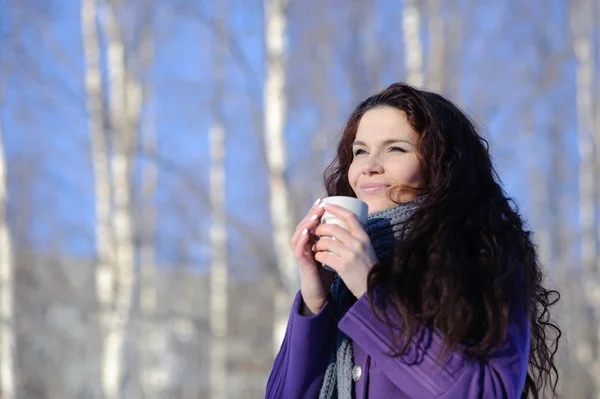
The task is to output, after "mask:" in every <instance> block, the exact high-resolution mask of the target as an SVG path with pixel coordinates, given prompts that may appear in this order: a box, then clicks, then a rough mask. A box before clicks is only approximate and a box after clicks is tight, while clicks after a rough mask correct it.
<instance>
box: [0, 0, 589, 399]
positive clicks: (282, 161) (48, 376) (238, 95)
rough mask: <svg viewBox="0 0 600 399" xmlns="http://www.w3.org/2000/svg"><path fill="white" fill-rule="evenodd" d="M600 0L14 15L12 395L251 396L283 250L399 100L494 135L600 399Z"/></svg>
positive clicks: (4, 175)
mask: <svg viewBox="0 0 600 399" xmlns="http://www.w3.org/2000/svg"><path fill="white" fill-rule="evenodd" d="M599 43H600V1H598V0H570V1H568V0H528V1H526V2H525V1H520V0H504V1H495V2H489V1H483V0H423V1H418V0H403V1H401V0H344V1H342V0H327V1H318V0H302V1H287V2H286V1H284V0H265V1H261V0H212V1H210V0H195V1H192V0H170V1H162V2H159V1H155V0H81V1H77V0H61V1H58V0H0V284H1V285H0V313H1V314H0V318H1V320H0V321H1V323H0V399H13V398H28V399H30V398H31V399H33V398H36V399H37V398H40V399H41V398H86V399H87V398H107V399H113V398H210V399H224V398H261V397H264V391H265V385H266V379H267V377H268V374H269V371H270V368H271V365H272V361H273V358H274V354H275V352H276V350H277V349H278V346H279V342H280V339H281V334H282V332H283V331H284V329H285V323H286V320H287V316H288V313H289V305H290V298H291V297H292V296H293V295H294V293H295V292H296V290H297V289H298V281H297V277H296V274H295V265H294V261H293V258H292V257H291V251H290V250H289V247H288V240H289V238H290V235H291V232H292V231H293V229H294V228H295V226H296V224H297V223H298V221H299V220H300V219H301V218H302V217H303V216H304V214H305V213H306V212H307V210H308V208H309V207H310V206H311V205H312V203H313V202H314V201H315V199H316V198H318V197H319V196H323V194H324V190H323V185H322V173H323V170H324V168H325V167H326V166H327V165H328V164H329V162H331V160H332V158H333V155H334V151H335V146H336V143H337V140H338V139H339V137H340V133H341V129H342V127H343V124H344V121H345V118H347V117H348V116H349V114H350V113H351V111H352V110H353V108H354V107H355V106H356V105H358V103H359V102H360V101H362V100H364V99H365V98H366V97H367V96H368V95H370V94H372V93H374V92H376V91H378V90H381V89H383V88H385V87H386V86H388V85H389V84H391V83H393V82H396V81H406V82H408V83H411V84H414V85H417V86H419V87H422V88H426V89H428V90H432V91H437V92H440V93H442V94H443V95H445V96H447V97H448V98H450V99H451V100H453V101H455V102H456V103H457V104H458V105H459V106H461V107H462V108H463V109H464V110H465V111H466V112H467V113H468V114H469V115H471V116H472V117H473V119H474V120H475V121H476V122H477V123H478V124H479V125H480V126H481V129H482V133H483V134H484V136H485V137H486V138H488V139H489V140H490V143H491V152H492V154H493V156H494V162H495V164H496V166H497V169H498V172H499V174H500V176H501V178H502V180H503V182H504V186H505V189H506V191H507V193H508V194H509V195H510V196H511V197H513V198H514V199H515V201H516V203H517V204H518V205H519V207H520V210H521V213H522V214H523V216H524V217H525V218H526V219H527V221H528V225H529V227H530V228H531V229H532V230H533V231H534V232H535V240H536V242H537V244H538V246H539V256H540V259H541V261H542V263H543V265H544V268H545V271H546V274H547V283H546V284H547V285H548V286H550V287H554V288H557V289H558V290H560V292H561V293H562V300H561V301H560V304H559V305H558V306H557V307H556V310H555V313H554V317H555V318H556V319H557V320H558V321H559V322H560V324H561V327H562V329H563V332H564V333H565V336H564V338H563V340H562V346H561V348H560V350H559V355H558V356H559V363H558V364H559V369H560V375H561V379H560V383H559V390H560V392H561V393H562V396H563V397H564V398H594V397H596V398H600V245H599V241H600V209H599V204H600V179H598V176H599V175H600V67H599V58H600V47H599Z"/></svg>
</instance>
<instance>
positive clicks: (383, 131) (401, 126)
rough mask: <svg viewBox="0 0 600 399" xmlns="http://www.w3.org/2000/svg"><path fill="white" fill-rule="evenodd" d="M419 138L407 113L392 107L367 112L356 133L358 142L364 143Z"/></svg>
mask: <svg viewBox="0 0 600 399" xmlns="http://www.w3.org/2000/svg"><path fill="white" fill-rule="evenodd" d="M417 138H418V135H417V133H416V132H415V131H414V129H413V128H412V126H411V125H410V123H409V122H408V119H407V117H406V113H405V112H404V111H400V110H398V109H396V108H392V107H377V108H373V109H371V110H369V111H367V112H365V114H364V115H363V116H362V118H361V119H360V122H359V124H358V129H357V131H356V140H360V141H364V142H368V141H383V140H387V139H404V140H416V139H417Z"/></svg>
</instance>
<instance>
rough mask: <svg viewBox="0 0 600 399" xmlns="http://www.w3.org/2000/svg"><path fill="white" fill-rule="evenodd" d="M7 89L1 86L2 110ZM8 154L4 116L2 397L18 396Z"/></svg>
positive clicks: (0, 168)
mask: <svg viewBox="0 0 600 399" xmlns="http://www.w3.org/2000/svg"><path fill="white" fill-rule="evenodd" d="M3 91H4V87H2V86H1V85H0V109H1V108H2V104H3V95H4V93H3ZM7 183H8V182H7V173H6V158H5V154H4V132H3V121H2V119H1V113H0V398H1V399H13V398H15V397H16V390H17V386H16V378H15V372H16V370H15V354H16V343H17V341H16V334H15V321H14V319H15V314H14V296H15V295H14V258H13V247H12V241H11V235H10V229H9V226H8V219H7V216H8V215H7V212H6V205H7V200H8V184H7Z"/></svg>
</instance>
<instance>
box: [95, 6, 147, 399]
mask: <svg viewBox="0 0 600 399" xmlns="http://www.w3.org/2000/svg"><path fill="white" fill-rule="evenodd" d="M104 29H105V31H106V36H107V46H108V48H107V63H108V66H107V70H108V81H109V90H110V95H109V104H110V105H109V115H110V128H111V130H110V133H111V137H112V144H113V145H112V154H111V155H112V156H111V159H110V167H111V172H112V183H113V190H112V203H113V206H114V209H113V213H112V226H113V229H114V243H115V247H114V255H115V257H114V262H115V274H114V282H115V292H114V294H115V296H114V301H113V308H114V312H113V313H112V315H111V318H110V322H109V323H108V326H107V327H108V329H107V331H106V332H105V336H104V345H103V350H104V356H103V364H102V372H103V387H104V392H105V395H106V397H107V398H111V399H112V398H117V397H119V396H120V395H121V382H122V381H121V380H122V374H123V351H124V342H125V333H126V331H127V327H128V325H129V324H130V315H131V306H132V296H133V287H134V278H135V276H134V274H135V263H134V262H135V252H134V237H133V218H132V202H131V193H132V191H133V184H132V151H133V145H134V143H135V142H136V139H137V127H138V124H139V115H140V107H141V99H140V97H141V96H140V85H139V82H137V81H136V80H135V79H134V77H133V76H132V74H131V73H128V70H127V64H126V59H125V44H124V39H123V35H122V32H121V29H120V26H119V21H118V19H117V14H116V10H115V5H114V3H111V2H109V3H107V9H106V18H105V28H104Z"/></svg>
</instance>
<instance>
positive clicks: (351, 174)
mask: <svg viewBox="0 0 600 399" xmlns="http://www.w3.org/2000/svg"><path fill="white" fill-rule="evenodd" d="M358 175H359V168H358V167H357V166H356V164H354V163H352V164H350V167H349V168H348V182H349V183H350V186H352V187H354V186H355V185H356V179H357V178H358Z"/></svg>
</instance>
